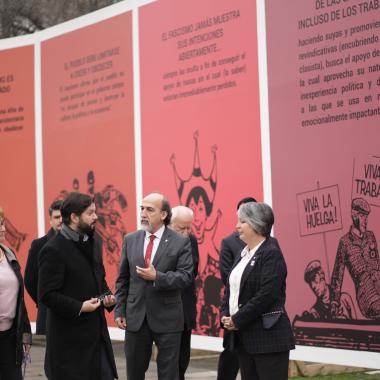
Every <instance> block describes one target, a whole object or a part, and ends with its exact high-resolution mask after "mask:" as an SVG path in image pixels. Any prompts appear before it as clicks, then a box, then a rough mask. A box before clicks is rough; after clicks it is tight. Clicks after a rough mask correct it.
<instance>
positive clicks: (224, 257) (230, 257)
mask: <svg viewBox="0 0 380 380" xmlns="http://www.w3.org/2000/svg"><path fill="white" fill-rule="evenodd" d="M248 202H256V199H255V198H252V197H246V198H243V199H241V200H240V201H239V203H238V205H237V209H238V210H239V207H240V205H242V204H244V203H248ZM245 246H246V244H245V243H244V242H243V241H242V240H241V239H240V238H239V234H238V232H236V231H235V232H233V233H232V234H231V235H228V236H227V237H225V238H224V239H223V240H222V243H221V247H220V256H219V260H220V261H219V266H220V275H221V278H222V281H223V284H224V286H227V281H228V276H229V274H230V272H231V269H232V266H233V264H234V261H235V259H236V257H237V256H238V255H239V254H240V252H241V251H242V250H243V248H244V247H245ZM231 346H232V342H231V332H230V331H228V330H224V336H223V348H224V350H223V351H222V352H221V354H220V356H219V362H218V376H217V380H235V379H236V376H237V374H238V372H239V360H238V357H237V353H236V352H235V351H234V350H233V349H232V347H231Z"/></svg>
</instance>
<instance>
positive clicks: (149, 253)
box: [144, 235, 156, 267]
mask: <svg viewBox="0 0 380 380" xmlns="http://www.w3.org/2000/svg"><path fill="white" fill-rule="evenodd" d="M155 238H156V236H155V235H150V236H149V243H148V246H147V247H146V252H145V259H144V260H145V266H146V267H148V261H150V259H151V257H152V251H153V240H154V239H155Z"/></svg>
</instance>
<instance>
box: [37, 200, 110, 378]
mask: <svg viewBox="0 0 380 380" xmlns="http://www.w3.org/2000/svg"><path fill="white" fill-rule="evenodd" d="M61 213H62V220H63V226H62V229H61V231H60V232H59V233H58V234H57V235H56V236H54V237H53V238H52V239H50V240H49V241H48V242H47V243H46V244H45V246H44V247H43V248H42V250H41V252H40V255H39V256H40V257H39V265H40V269H39V283H38V295H39V299H40V300H41V302H42V303H43V304H45V305H46V306H47V308H48V310H47V324H46V357H45V367H46V368H47V377H48V378H49V380H67V379H70V380H113V379H114V378H117V372H116V366H115V360H114V356H113V352H112V346H111V341H110V337H109V334H108V329H107V323H106V319H105V316H104V308H107V310H108V311H111V310H112V306H113V305H114V304H115V297H114V296H113V295H107V296H105V297H101V295H104V294H105V293H107V292H108V293H109V288H108V286H107V283H106V281H105V271H104V266H103V260H102V252H101V244H100V241H99V240H98V239H96V238H95V237H94V231H95V224H96V220H97V215H96V208H95V203H94V200H93V199H92V198H91V197H90V196H88V195H86V194H81V193H70V194H69V196H68V197H67V198H66V199H65V200H64V202H63V204H62V207H61Z"/></svg>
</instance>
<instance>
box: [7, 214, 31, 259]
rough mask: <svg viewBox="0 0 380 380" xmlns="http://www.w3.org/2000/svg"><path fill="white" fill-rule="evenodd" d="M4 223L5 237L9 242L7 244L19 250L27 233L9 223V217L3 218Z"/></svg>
mask: <svg viewBox="0 0 380 380" xmlns="http://www.w3.org/2000/svg"><path fill="white" fill-rule="evenodd" d="M4 224H5V239H6V241H7V242H8V243H9V245H10V246H11V247H12V248H13V249H14V250H15V251H17V252H18V251H19V249H20V247H21V244H22V242H23V241H24V240H25V239H26V237H27V236H28V235H27V234H25V233H23V232H20V231H18V230H17V228H16V227H15V226H14V225H13V224H12V223H11V221H10V220H9V219H7V218H6V217H5V218H4Z"/></svg>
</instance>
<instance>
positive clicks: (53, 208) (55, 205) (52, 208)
mask: <svg viewBox="0 0 380 380" xmlns="http://www.w3.org/2000/svg"><path fill="white" fill-rule="evenodd" d="M62 203H63V201H62V200H58V201H54V202H53V203H52V204H51V205H50V207H49V216H51V215H52V214H53V211H57V210H60V209H61V207H62Z"/></svg>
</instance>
